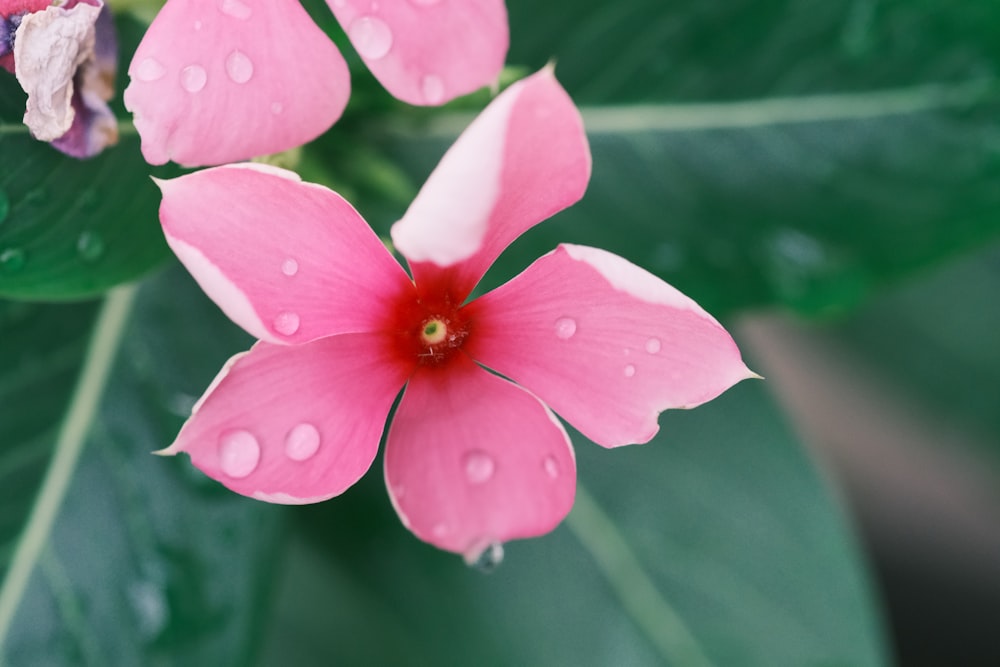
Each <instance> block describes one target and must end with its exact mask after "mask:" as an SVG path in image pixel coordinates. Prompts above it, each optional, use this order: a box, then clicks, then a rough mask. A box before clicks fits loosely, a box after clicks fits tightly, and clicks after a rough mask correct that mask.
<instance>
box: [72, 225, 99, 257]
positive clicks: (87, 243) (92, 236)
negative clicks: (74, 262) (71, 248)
mask: <svg viewBox="0 0 1000 667" xmlns="http://www.w3.org/2000/svg"><path fill="white" fill-rule="evenodd" d="M76 252H77V253H78V254H79V255H80V257H81V258H82V259H83V260H85V261H87V262H96V261H97V260H99V259H100V258H101V255H103V254H104V240H103V239H102V238H101V237H100V236H99V235H98V234H97V232H92V231H89V230H88V231H85V232H83V233H81V234H80V236H79V238H77V240H76Z"/></svg>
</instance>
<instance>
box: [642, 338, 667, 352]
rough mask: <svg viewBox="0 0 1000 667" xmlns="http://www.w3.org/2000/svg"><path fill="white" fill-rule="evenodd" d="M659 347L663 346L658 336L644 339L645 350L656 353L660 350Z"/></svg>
mask: <svg viewBox="0 0 1000 667" xmlns="http://www.w3.org/2000/svg"><path fill="white" fill-rule="evenodd" d="M661 347H663V345H662V344H661V343H660V339H659V338H650V339H649V340H647V341H646V352H648V353H650V354H656V353H657V352H659V351H660V348H661Z"/></svg>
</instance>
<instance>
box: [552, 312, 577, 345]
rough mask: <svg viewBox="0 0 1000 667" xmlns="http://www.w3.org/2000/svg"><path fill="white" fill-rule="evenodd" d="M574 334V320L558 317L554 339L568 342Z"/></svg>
mask: <svg viewBox="0 0 1000 667" xmlns="http://www.w3.org/2000/svg"><path fill="white" fill-rule="evenodd" d="M575 333H576V320H574V319H573V318H572V317H560V318H559V319H558V320H556V338H561V339H563V340H569V339H570V338H572V337H573V334H575Z"/></svg>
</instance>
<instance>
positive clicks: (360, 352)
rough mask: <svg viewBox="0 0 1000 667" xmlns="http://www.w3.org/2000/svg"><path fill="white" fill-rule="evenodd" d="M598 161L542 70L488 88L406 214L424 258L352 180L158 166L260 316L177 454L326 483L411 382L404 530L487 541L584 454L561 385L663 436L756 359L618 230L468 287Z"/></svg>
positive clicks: (214, 280)
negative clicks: (345, 195)
mask: <svg viewBox="0 0 1000 667" xmlns="http://www.w3.org/2000/svg"><path fill="white" fill-rule="evenodd" d="M589 177H590V152H589V148H588V145H587V141H586V136H585V134H584V131H583V125H582V121H581V118H580V116H579V113H578V112H577V110H576V108H575V107H574V106H573V103H572V102H571V100H570V99H569V97H568V96H567V95H566V93H565V91H564V90H563V89H562V88H561V87H560V86H559V84H558V83H557V82H556V80H555V78H554V76H553V75H552V72H551V70H549V69H545V70H542V71H541V72H539V73H538V74H535V75H534V76H531V77H529V78H527V79H525V80H523V81H521V82H519V83H517V84H515V85H513V86H511V87H510V88H509V89H508V90H507V91H505V92H504V93H503V94H502V95H500V96H499V97H497V98H496V100H495V101H494V102H493V103H492V104H490V106H489V107H487V108H486V110H485V111H483V113H482V114H481V115H480V116H479V117H478V118H477V119H476V120H475V122H473V123H472V125H471V126H470V127H469V128H468V129H467V130H466V131H465V133H464V134H463V135H462V136H461V137H460V138H459V139H458V141H457V142H456V143H455V145H454V146H453V147H452V148H451V150H449V151H448V153H447V154H446V155H445V156H444V158H443V160H442V161H441V163H440V164H439V165H438V167H437V169H436V170H435V171H434V173H433V174H432V175H431V176H430V178H429V179H428V181H427V183H426V185H425V186H424V188H423V189H422V190H421V191H420V193H419V195H418V196H417V198H416V200H415V201H414V202H413V204H412V205H411V206H410V208H409V210H408V211H407V212H406V215H405V216H404V217H403V219H402V220H400V221H399V222H397V223H396V225H395V226H394V227H393V229H392V238H393V241H394V243H395V246H396V248H397V249H398V250H399V251H400V252H401V253H402V254H403V255H404V256H405V257H406V258H407V260H408V262H409V265H410V268H411V270H412V274H413V278H412V280H411V278H410V277H409V276H408V275H407V274H406V273H405V272H404V271H403V269H402V267H401V266H400V265H399V264H398V263H397V262H396V261H395V260H394V259H393V258H392V257H391V255H390V254H389V253H388V252H387V251H386V250H385V248H384V247H383V245H382V243H381V242H380V241H379V239H378V238H377V237H376V236H375V234H374V233H373V232H372V231H371V229H370V228H369V227H368V225H367V224H366V223H365V221H364V220H363V219H362V218H361V217H360V216H359V215H358V213H357V212H355V211H354V209H353V208H351V206H350V205H349V204H348V203H347V202H346V201H344V200H343V199H342V198H341V197H340V196H339V195H337V194H336V193H334V192H332V191H330V190H328V189H326V188H323V187H321V186H318V185H312V184H308V183H303V182H300V181H299V180H298V178H297V177H296V176H295V174H293V173H291V172H287V171H283V170H279V169H275V168H273V167H265V166H261V165H255V164H244V165H230V166H227V167H218V168H214V169H208V170H205V171H201V172H198V173H194V174H190V175H187V176H182V177H180V178H177V179H174V180H170V181H165V182H162V183H161V184H160V185H161V188H162V190H163V204H162V207H161V209H160V217H161V221H162V223H163V229H164V232H165V234H166V237H167V240H168V242H169V243H170V245H171V247H172V248H173V249H174V251H175V252H176V253H177V256H178V257H179V258H180V259H181V261H182V262H183V263H184V264H185V265H186V266H187V268H188V269H189V270H190V271H191V273H192V274H193V275H194V276H195V278H196V279H197V280H198V282H199V283H200V284H201V286H202V287H203V288H204V289H205V291H206V292H207V293H208V294H209V296H211V297H212V298H213V299H214V300H215V301H216V302H217V303H218V304H219V305H220V306H221V307H222V309H223V310H224V311H225V312H226V314H228V315H229V316H230V317H231V318H232V319H233V320H234V321H235V322H237V323H238V324H240V325H241V326H242V327H243V328H245V329H246V330H247V331H249V332H250V333H251V334H253V335H254V336H256V337H258V338H260V339H261V340H260V342H258V343H257V344H256V345H254V346H253V348H252V349H250V351H249V352H246V353H244V354H240V355H237V356H235V357H233V358H232V359H231V360H230V361H229V362H228V363H227V364H226V366H225V368H224V369H223V370H222V372H221V373H220V374H219V376H218V377H217V378H216V379H215V381H214V382H213V383H212V386H211V387H209V389H208V391H207V392H206V394H205V396H203V397H202V399H201V400H200V401H199V402H198V404H197V405H196V406H195V408H194V410H193V412H192V416H191V418H190V419H189V420H188V421H187V423H186V424H185V425H184V427H183V428H182V429H181V432H180V434H179V435H178V437H177V440H176V441H175V442H174V443H173V444H172V445H171V446H170V447H169V448H168V449H166V450H164V452H163V453H166V454H174V453H177V452H188V453H189V454H190V455H191V458H192V461H193V462H194V464H195V465H196V466H197V467H198V468H200V469H201V470H202V471H204V472H205V473H206V474H208V475H209V476H211V477H213V478H214V479H217V480H219V481H220V482H222V483H223V484H225V485H226V486H228V487H229V488H230V489H232V490H234V491H236V492H238V493H242V494H244V495H247V496H252V497H254V498H259V499H261V500H267V501H271V502H278V503H311V502H316V501H320V500H325V499H327V498H330V497H332V496H336V495H338V494H340V493H342V492H343V491H344V490H346V489H347V488H348V487H350V486H351V485H352V484H354V482H355V481H357V480H358V479H359V478H360V477H361V475H362V474H364V472H365V471H366V470H367V469H368V468H369V466H370V465H371V463H372V461H373V459H374V458H375V454H376V450H377V448H378V443H379V440H380V438H381V435H382V429H383V425H384V423H385V420H386V417H387V415H388V413H389V409H390V407H391V406H392V404H393V401H394V399H395V398H396V396H397V394H398V393H399V390H400V388H402V387H403V386H404V385H405V392H404V394H403V397H402V399H401V401H400V403H399V406H398V408H397V410H396V414H395V417H394V420H393V422H392V427H391V429H390V430H389V435H388V439H387V442H386V452H385V478H386V483H387V485H388V489H389V495H390V497H391V498H392V502H393V504H394V506H395V508H396V510H397V511H398V513H399V516H400V518H401V519H402V521H403V523H404V524H405V525H406V526H407V527H408V528H409V529H410V530H412V531H413V532H414V533H415V534H416V535H417V536H418V537H420V538H421V539H423V540H426V541H428V542H430V543H432V544H434V545H436V546H438V547H440V548H442V549H447V550H449V551H456V552H464V553H466V554H467V555H469V554H471V555H472V556H473V557H474V556H476V555H478V554H479V553H481V552H482V550H483V549H484V548H485V547H486V546H487V545H489V544H493V543H496V542H502V541H505V540H509V539H514V538H523V537H530V536H535V535H540V534H542V533H545V532H548V531H550V530H552V529H553V528H554V527H555V526H556V525H557V524H558V523H559V522H560V521H561V520H562V518H563V517H564V516H565V515H566V513H567V512H568V511H569V509H570V507H571V506H572V504H573V498H574V493H575V486H576V469H575V463H574V457H573V450H572V448H571V446H570V441H569V438H568V437H567V435H566V432H565V430H564V429H563V426H562V425H561V423H560V422H559V421H558V420H557V419H556V418H555V416H554V415H553V414H552V412H551V411H550V408H551V409H552V410H555V411H556V412H558V413H559V414H560V415H562V417H563V418H565V419H566V420H567V421H568V422H569V423H570V424H572V425H573V426H574V427H576V428H577V429H579V430H580V431H581V432H583V433H584V434H585V435H586V436H587V437H589V438H591V439H593V440H594V441H596V442H597V443H599V444H601V445H603V446H605V447H616V446H619V445H625V444H629V443H639V442H647V441H648V440H649V439H650V438H652V437H653V435H654V434H655V433H656V432H657V429H658V425H657V416H658V414H659V412H660V411H662V410H664V409H666V408H686V407H692V406H695V405H698V404H700V403H702V402H704V401H707V400H710V399H712V398H714V397H715V396H717V395H718V394H720V393H721V392H723V391H724V390H725V389H727V388H728V387H730V386H731V385H732V384H734V383H735V382H738V381H740V380H742V379H744V378H747V377H749V376H751V375H752V374H751V373H750V371H748V369H747V368H746V366H745V365H744V364H743V362H742V360H741V359H740V353H739V350H738V349H737V348H736V345H735V343H734V342H733V341H732V339H731V338H730V337H729V335H728V334H727V333H726V331H725V330H724V329H723V328H722V327H721V326H720V325H719V323H718V322H716V321H715V320H714V319H712V317H711V316H710V315H708V314H707V313H706V312H704V311H703V310H702V309H701V308H699V307H698V305H697V304H695V303H694V302H693V301H692V300H691V299H689V298H687V297H685V296H684V295H682V294H681V293H680V292H678V291H677V290H675V289H674V288H672V287H670V286H669V285H667V284H666V283H664V282H663V281H662V280H660V279H659V278H656V277H655V276H653V275H652V274H650V273H647V272H646V271H644V270H643V269H640V268H639V267H637V266H635V265H633V264H631V263H629V262H628V261H626V260H625V259H623V258H621V257H618V256H617V255H613V254H611V253H608V252H605V251H603V250H598V249H595V248H588V247H583V246H571V245H562V246H559V247H558V248H557V249H556V250H554V251H553V252H551V253H549V254H548V255H545V256H543V257H541V258H540V259H538V260H537V261H535V262H534V263H533V264H532V265H531V266H529V267H528V268H527V269H526V270H525V271H524V272H523V273H521V274H520V275H518V276H517V277H516V278H514V279H513V280H511V281H510V282H508V283H507V284H505V285H503V286H501V287H499V288H497V289H495V290H493V291H491V292H489V293H487V294H484V295H483V296H480V297H478V298H476V299H474V300H472V301H468V297H469V295H470V293H471V292H472V290H473V288H474V287H475V285H476V283H477V282H478V281H479V280H480V278H481V277H482V275H483V274H484V272H485V271H486V269H487V268H488V267H489V266H490V265H491V264H492V263H493V261H494V259H495V258H496V257H497V256H498V255H499V254H500V252H501V251H502V250H503V249H504V248H505V247H506V246H507V245H509V244H510V243H511V242H512V241H513V240H514V239H515V238H516V237H518V236H519V235H520V234H521V233H522V232H524V231H525V230H526V229H528V228H530V227H532V226H533V225H534V224H536V223H537V222H538V221H540V220H542V219H544V218H546V217H548V216H550V215H552V214H554V213H556V212H557V211H559V210H561V209H563V208H565V207H566V206H569V205H570V204H572V203H574V202H576V201H577V200H578V199H579V198H580V197H581V196H582V195H583V192H584V190H585V188H586V185H587V181H588V179H589ZM484 368H486V369H490V370H484ZM490 371H494V372H490ZM506 378H510V379H509V380H508V379H506Z"/></svg>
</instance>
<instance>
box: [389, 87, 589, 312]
mask: <svg viewBox="0 0 1000 667" xmlns="http://www.w3.org/2000/svg"><path fill="white" fill-rule="evenodd" d="M589 178H590V148H589V146H588V144H587V137H586V135H585V134H584V131H583V121H582V120H581V118H580V113H579V112H578V111H577V109H576V107H575V106H574V105H573V102H572V100H571V99H570V98H569V96H568V95H567V94H566V91H565V90H563V88H562V87H561V86H560V85H559V83H558V82H557V81H556V79H555V76H554V74H553V72H552V69H551V68H545V69H543V70H541V71H540V72H538V73H536V74H534V75H532V76H530V77H528V78H526V79H522V80H521V81H519V82H518V83H515V84H514V85H512V86H511V87H510V88H508V89H507V90H505V91H504V92H503V93H502V94H501V95H500V96H498V97H497V98H496V99H495V100H494V101H493V102H492V103H491V104H490V105H489V106H488V107H486V109H485V110H483V112H482V113H481V114H480V115H479V116H478V117H477V118H476V120H475V121H473V123H472V124H471V125H470V126H469V127H468V128H467V129H466V130H465V132H463V133H462V135H461V136H460V137H459V138H458V140H457V141H456V142H455V144H454V145H453V146H452V147H451V148H450V149H449V150H448V152H447V153H445V156H444V158H442V160H441V163H440V164H439V165H438V166H437V168H436V169H435V170H434V173H432V174H431V176H430V178H428V179H427V183H426V184H425V185H424V187H423V188H422V189H421V190H420V193H419V194H418V195H417V198H416V199H415V200H414V201H413V204H411V205H410V208H409V210H407V211H406V215H404V216H403V218H402V220H400V221H399V222H397V223H396V224H395V225H394V226H393V228H392V240H393V242H394V243H395V245H396V248H397V249H399V251H400V252H401V253H402V254H403V256H404V257H406V259H407V260H408V261H409V263H410V266H411V268H412V270H413V277H414V279H415V281H416V283H417V287H418V289H421V290H423V289H425V288H427V287H430V286H433V285H441V284H448V285H450V286H451V290H452V295H453V298H454V300H456V301H458V302H461V301H463V300H464V299H465V297H467V296H468V295H469V293H470V292H471V291H472V288H473V287H475V285H476V283H477V282H479V279H480V278H481V277H482V276H483V274H484V273H485V272H486V269H488V268H489V266H490V264H492V263H493V261H494V260H495V259H496V258H497V256H498V255H499V254H500V253H501V252H502V251H503V249H504V248H506V247H507V246H508V245H509V244H510V243H511V242H513V241H514V239H516V238H517V237H518V236H520V235H521V234H522V233H524V231H525V230H527V229H529V228H531V227H533V226H534V225H536V224H537V223H539V222H541V221H542V220H544V219H545V218H547V217H549V216H551V215H553V214H555V213H556V212H558V211H560V210H562V209H564V208H566V207H567V206H569V205H571V204H573V203H575V202H576V201H577V200H579V199H580V197H582V196H583V192H584V190H585V189H586V187H587V181H588V180H589Z"/></svg>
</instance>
